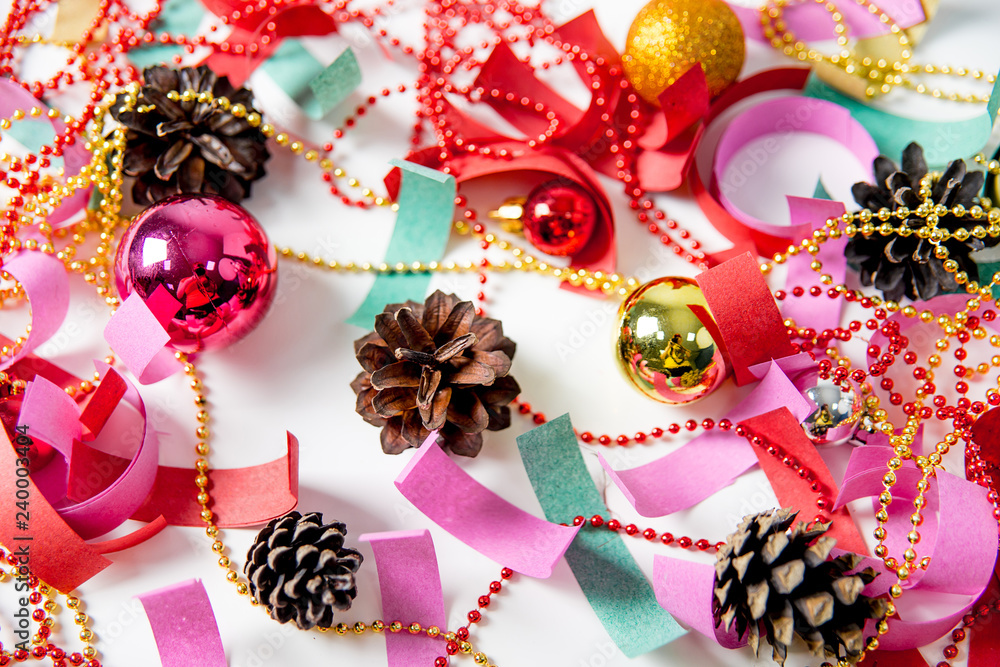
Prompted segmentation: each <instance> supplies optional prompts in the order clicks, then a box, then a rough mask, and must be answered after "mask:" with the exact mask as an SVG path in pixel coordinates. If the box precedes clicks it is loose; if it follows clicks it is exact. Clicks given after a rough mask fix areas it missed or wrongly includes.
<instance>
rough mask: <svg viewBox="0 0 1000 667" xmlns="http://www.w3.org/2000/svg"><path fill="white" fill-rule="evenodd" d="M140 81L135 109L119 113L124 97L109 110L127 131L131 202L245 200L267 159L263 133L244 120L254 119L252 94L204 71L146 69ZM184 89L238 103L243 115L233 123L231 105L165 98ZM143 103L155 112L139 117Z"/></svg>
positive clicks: (126, 164) (201, 68) (125, 165)
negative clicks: (211, 197) (190, 197)
mask: <svg viewBox="0 0 1000 667" xmlns="http://www.w3.org/2000/svg"><path fill="white" fill-rule="evenodd" d="M142 77H143V81H144V85H143V86H142V88H141V89H140V93H139V98H138V101H137V104H136V109H134V110H132V111H122V110H121V104H122V102H123V100H124V97H123V95H124V94H122V95H119V97H118V99H116V100H115V104H114V105H112V107H111V115H112V117H113V118H114V119H115V120H117V121H118V122H120V123H121V124H122V125H124V126H125V127H126V128H128V130H127V132H126V136H125V141H126V143H125V155H124V163H123V171H124V172H125V174H126V175H128V176H135V177H136V180H135V183H134V184H133V186H132V199H133V200H135V202H136V203H137V204H144V205H148V204H152V203H154V202H156V201H159V200H160V199H163V198H164V197H167V196H168V195H174V194H181V193H209V194H218V195H221V196H223V197H225V198H226V199H228V200H229V201H231V202H233V203H239V202H240V201H241V200H242V199H244V198H245V197H248V196H250V183H251V181H254V180H256V179H258V178H261V177H262V176H264V163H265V162H266V161H267V159H268V158H269V157H270V156H271V155H270V153H269V152H268V150H267V146H266V145H265V142H266V137H265V136H264V133H263V132H261V131H260V129H259V128H256V127H253V126H252V125H251V124H250V123H249V122H248V121H247V119H246V116H247V115H248V114H250V113H256V111H255V109H254V107H253V93H251V92H250V91H249V90H247V89H246V88H240V89H238V90H237V89H235V88H233V86H232V85H231V84H230V83H229V79H228V78H227V77H224V76H223V77H217V76H216V75H215V73H214V72H212V71H211V70H210V69H208V67H206V66H205V65H201V66H199V67H185V68H184V69H180V70H175V69H170V68H169V67H162V66H157V67H150V68H148V69H146V70H145V71H144V72H143V75H142ZM189 90H190V91H194V92H196V93H201V92H210V93H211V94H212V95H213V97H225V98H227V99H228V100H229V101H230V102H231V103H232V106H235V105H237V104H241V105H243V107H245V108H246V114H241V115H240V116H239V117H236V116H234V115H233V113H232V111H231V107H230V109H228V110H224V109H222V108H221V107H220V106H219V105H218V104H217V103H206V102H198V101H196V100H192V101H188V102H185V101H178V102H174V101H172V100H170V99H169V98H168V97H167V94H168V93H169V92H170V91H176V92H178V93H182V94H183V93H184V92H186V91H189ZM140 105H142V106H149V105H152V106H153V107H154V108H153V109H152V110H149V111H141V110H139V106H140Z"/></svg>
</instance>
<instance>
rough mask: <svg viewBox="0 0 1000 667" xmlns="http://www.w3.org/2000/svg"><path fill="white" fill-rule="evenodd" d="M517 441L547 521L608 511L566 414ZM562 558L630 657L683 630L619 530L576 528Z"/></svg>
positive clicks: (661, 644) (615, 640)
mask: <svg viewBox="0 0 1000 667" xmlns="http://www.w3.org/2000/svg"><path fill="white" fill-rule="evenodd" d="M517 446H518V448H519V449H520V450H521V460H522V461H523V462H524V469H525V470H527V472H528V477H529V478H530V479H531V486H532V487H533V488H534V489H535V495H536V496H538V501H539V502H540V503H541V504H542V510H543V511H544V512H545V517H546V518H547V519H548V520H549V521H552V522H554V523H561V522H568V521H570V520H571V519H572V518H573V517H574V516H577V515H578V514H580V515H583V516H587V517H589V516H593V515H595V514H600V515H602V516H603V515H605V514H606V513H607V509H606V508H605V506H604V500H603V499H602V498H601V494H600V493H598V491H597V488H596V487H595V486H594V481H593V480H592V479H591V477H590V473H588V472H587V468H586V466H585V465H584V462H583V456H582V455H581V454H580V447H579V445H577V442H576V435H574V433H573V424H572V423H571V422H570V419H569V415H563V416H561V417H559V418H558V419H553V420H552V421H550V422H549V423H547V424H544V425H543V426H539V427H538V428H536V429H533V430H531V431H528V432H527V433H525V434H524V435H522V436H520V437H518V439H517ZM566 561H567V562H568V563H569V566H570V569H572V570H573V575H574V576H575V577H576V580H577V582H578V583H579V584H580V588H582V589H583V594H584V595H586V596H587V601H588V602H590V606H591V607H592V608H593V609H594V613H596V614H597V617H598V618H599V619H600V621H601V623H603V624H604V628H605V629H606V630H607V631H608V634H609V635H610V636H611V639H612V640H613V641H614V642H615V644H617V645H618V648H620V649H621V651H622V653H624V654H625V655H627V656H628V657H629V658H634V657H636V656H638V655H642V654H643V653H647V652H649V651H652V650H653V649H655V648H658V647H660V646H663V645H664V644H666V643H668V642H671V641H673V640H675V639H677V638H678V637H681V636H682V635H684V634H685V633H686V632H687V631H686V630H684V629H683V628H682V627H681V626H680V625H678V624H677V621H675V620H674V618H673V616H671V615H670V614H668V613H667V612H666V611H665V610H664V609H663V607H661V606H660V605H659V603H658V602H657V601H656V594H655V593H654V592H653V588H652V586H650V584H649V581H647V579H646V577H645V576H644V575H643V574H642V570H640V569H639V566H638V565H637V564H636V562H635V560H634V559H633V558H632V555H631V554H630V553H629V551H628V549H627V548H626V547H625V542H623V541H622V538H621V536H620V535H618V534H616V533H611V532H610V531H607V530H602V531H594V530H581V531H580V532H579V533H578V534H577V536H576V539H575V540H574V541H573V543H572V544H570V546H569V549H568V550H567V551H566Z"/></svg>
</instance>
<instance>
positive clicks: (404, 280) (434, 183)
mask: <svg viewBox="0 0 1000 667" xmlns="http://www.w3.org/2000/svg"><path fill="white" fill-rule="evenodd" d="M389 164H391V165H393V166H394V167H399V168H400V171H401V172H402V175H403V182H402V184H401V185H400V189H399V202H398V204H399V214H398V215H397V216H396V226H395V228H394V229H393V231H392V238H391V239H390V240H389V248H388V249H387V250H386V251H385V263H386V264H396V263H398V262H404V263H406V264H410V263H412V262H433V261H435V260H438V259H440V258H441V255H443V254H444V249H445V246H446V245H447V243H448V235H449V234H450V233H451V218H452V211H453V210H454V207H455V177H454V176H450V175H448V174H444V173H442V172H440V171H435V170H434V169H428V168H427V167H423V166H421V165H418V164H413V163H412V162H406V161H405V160H391V161H390V162H389ZM430 282H431V277H430V275H429V274H426V273H402V274H395V275H378V276H376V277H375V284H374V285H373V286H372V289H371V291H370V292H368V296H367V297H366V298H365V301H364V303H362V304H361V307H360V308H358V311H357V312H356V313H354V315H352V316H351V318H350V319H348V320H347V323H348V324H354V325H357V326H359V327H362V328H363V329H371V328H372V326H373V324H374V322H375V316H376V315H378V314H379V313H381V312H382V311H383V310H384V309H385V306H386V304H390V303H402V302H403V301H407V300H410V299H412V300H413V301H423V300H424V295H425V294H426V293H427V286H428V285H429V284H430Z"/></svg>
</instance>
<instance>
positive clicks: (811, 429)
mask: <svg viewBox="0 0 1000 667" xmlns="http://www.w3.org/2000/svg"><path fill="white" fill-rule="evenodd" d="M845 382H847V384H848V386H847V387H846V388H844V387H841V386H840V385H838V384H837V383H836V382H834V381H833V380H830V379H827V380H822V379H821V380H819V382H818V383H817V384H816V386H815V387H810V388H809V389H806V390H805V391H804V392H803V393H804V394H805V395H806V397H807V398H808V399H809V400H811V401H812V402H813V403H815V404H816V410H815V412H813V413H812V414H811V415H809V416H808V417H806V419H805V421H803V422H802V428H803V429H804V430H805V432H806V435H807V436H808V437H809V439H810V440H811V441H812V442H813V444H816V445H823V444H826V443H830V442H840V441H843V440H846V439H847V438H849V437H851V435H853V434H854V432H855V430H857V428H858V424H859V422H860V421H861V415H862V413H863V410H864V403H863V401H862V400H861V395H860V394H859V393H858V392H857V391H855V390H854V387H852V386H850V381H845Z"/></svg>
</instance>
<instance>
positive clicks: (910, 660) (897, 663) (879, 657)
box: [858, 648, 971, 667]
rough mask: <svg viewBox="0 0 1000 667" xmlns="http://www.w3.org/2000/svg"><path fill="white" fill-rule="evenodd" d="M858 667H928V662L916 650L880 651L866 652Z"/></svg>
mask: <svg viewBox="0 0 1000 667" xmlns="http://www.w3.org/2000/svg"><path fill="white" fill-rule="evenodd" d="M858 667H927V661H926V660H924V656H922V655H920V651H918V650H917V649H915V648H911V649H909V650H906V651H887V650H885V649H879V650H877V651H868V652H866V653H865V659H864V660H862V661H861V662H859V663H858ZM970 667H971V663H970Z"/></svg>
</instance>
